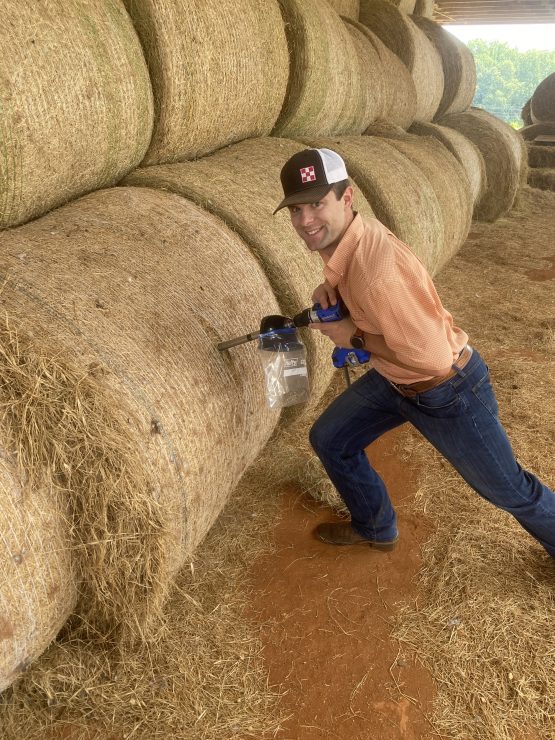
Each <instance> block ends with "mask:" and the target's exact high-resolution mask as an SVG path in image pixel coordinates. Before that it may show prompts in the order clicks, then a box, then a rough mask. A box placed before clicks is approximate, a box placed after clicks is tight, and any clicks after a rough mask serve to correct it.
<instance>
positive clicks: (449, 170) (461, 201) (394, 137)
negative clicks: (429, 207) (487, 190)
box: [379, 127, 474, 272]
mask: <svg viewBox="0 0 555 740" xmlns="http://www.w3.org/2000/svg"><path fill="white" fill-rule="evenodd" d="M384 128H385V127H384ZM379 135H380V136H383V137H385V140H386V141H387V143H388V144H391V146H393V147H395V149H397V151H399V152H400V153H401V154H404V155H405V157H407V159H409V160H410V161H411V162H412V163H413V164H415V165H416V166H417V167H418V168H419V169H420V171H421V172H422V173H423V175H424V176H425V177H426V178H427V180H428V181H429V182H430V184H431V186H432V188H433V190H434V192H435V194H436V197H437V201H438V203H439V206H440V208H441V215H442V222H443V240H442V244H441V252H440V255H439V259H438V261H437V263H436V265H435V270H436V272H437V271H439V270H440V269H441V268H442V267H443V265H445V264H446V263H447V262H448V261H449V260H450V259H451V258H452V257H453V256H454V255H455V254H456V253H457V252H458V251H459V249H460V248H461V246H462V245H463V243H464V242H465V241H466V237H467V236H468V232H469V230H470V224H471V221H472V210H473V205H474V203H473V200H472V193H471V191H470V183H469V181H468V178H467V176H466V173H465V171H464V169H463V167H462V166H461V164H460V163H459V162H458V161H457V159H456V158H455V157H454V156H453V155H452V154H451V152H449V151H448V150H447V149H446V148H445V147H444V146H443V145H442V144H440V143H439V142H438V141H437V139H435V138H433V137H429V136H416V135H413V134H407V133H406V131H403V130H402V129H399V128H396V129H393V130H391V131H389V132H387V131H383V133H380V134H379Z"/></svg>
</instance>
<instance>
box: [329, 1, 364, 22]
mask: <svg viewBox="0 0 555 740" xmlns="http://www.w3.org/2000/svg"><path fill="white" fill-rule="evenodd" d="M329 3H330V5H331V6H332V8H333V9H334V10H335V11H336V12H337V13H339V15H342V16H343V17H344V18H350V19H351V20H353V21H358V11H359V10H360V0H329Z"/></svg>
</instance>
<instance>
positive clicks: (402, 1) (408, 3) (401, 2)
mask: <svg viewBox="0 0 555 740" xmlns="http://www.w3.org/2000/svg"><path fill="white" fill-rule="evenodd" d="M365 1H366V2H372V0H362V2H365ZM388 2H390V3H391V4H392V5H395V6H396V7H397V8H399V10H400V11H402V12H403V13H409V14H410V13H412V12H414V5H415V2H416V0H388Z"/></svg>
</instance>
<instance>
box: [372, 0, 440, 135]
mask: <svg viewBox="0 0 555 740" xmlns="http://www.w3.org/2000/svg"><path fill="white" fill-rule="evenodd" d="M359 19H360V22H361V23H363V24H364V25H365V26H368V28H370V29H371V30H372V31H374V33H375V34H376V35H377V36H378V37H379V38H380V39H381V40H382V41H383V43H384V44H385V45H386V46H388V47H389V49H391V51H393V52H394V53H395V54H396V55H397V56H398V57H399V58H400V59H401V61H402V62H403V63H404V64H405V65H406V66H407V67H408V69H409V71H410V73H411V75H412V77H413V80H414V84H415V87H416V100H417V104H416V113H415V119H416V120H417V121H431V120H433V118H434V116H435V115H436V112H437V109H438V106H439V104H440V102H441V100H442V97H443V86H444V79H443V67H442V62H441V57H440V55H439V53H438V52H437V50H436V49H435V48H434V46H433V45H432V43H431V42H430V41H429V40H428V38H427V37H426V35H425V34H424V33H423V31H421V30H420V28H418V27H417V26H416V24H415V23H414V21H413V20H412V19H411V18H409V16H408V15H406V14H405V13H403V12H402V10H400V9H399V8H396V7H395V6H394V5H392V4H391V3H390V2H388V0H361V4H360V13H359Z"/></svg>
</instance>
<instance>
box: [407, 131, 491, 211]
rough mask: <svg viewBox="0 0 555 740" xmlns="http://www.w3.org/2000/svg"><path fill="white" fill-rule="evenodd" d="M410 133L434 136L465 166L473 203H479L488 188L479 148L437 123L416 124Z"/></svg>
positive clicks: (484, 166) (461, 135)
mask: <svg viewBox="0 0 555 740" xmlns="http://www.w3.org/2000/svg"><path fill="white" fill-rule="evenodd" d="M409 133H411V134H417V135H418V136H433V137H435V138H436V139H437V140H438V141H441V143H442V144H443V145H444V146H445V147H446V148H447V149H448V150H449V151H450V152H451V154H453V155H454V156H455V157H456V158H457V159H458V161H459V162H460V163H461V165H462V166H463V168H464V170H465V172H466V176H467V177H468V181H469V183H470V191H471V193H472V200H473V203H474V205H475V204H476V203H478V202H479V200H480V198H481V197H482V195H483V194H484V192H485V189H486V187H487V178H486V164H485V162H484V158H483V156H482V154H481V153H480V150H479V149H478V147H477V146H476V145H475V144H473V143H472V142H471V141H470V139H467V138H466V136H463V134H460V133H459V132H458V131H455V129H452V128H448V127H447V126H439V125H438V124H437V123H414V124H413V125H412V126H411V127H410V129H409Z"/></svg>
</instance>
